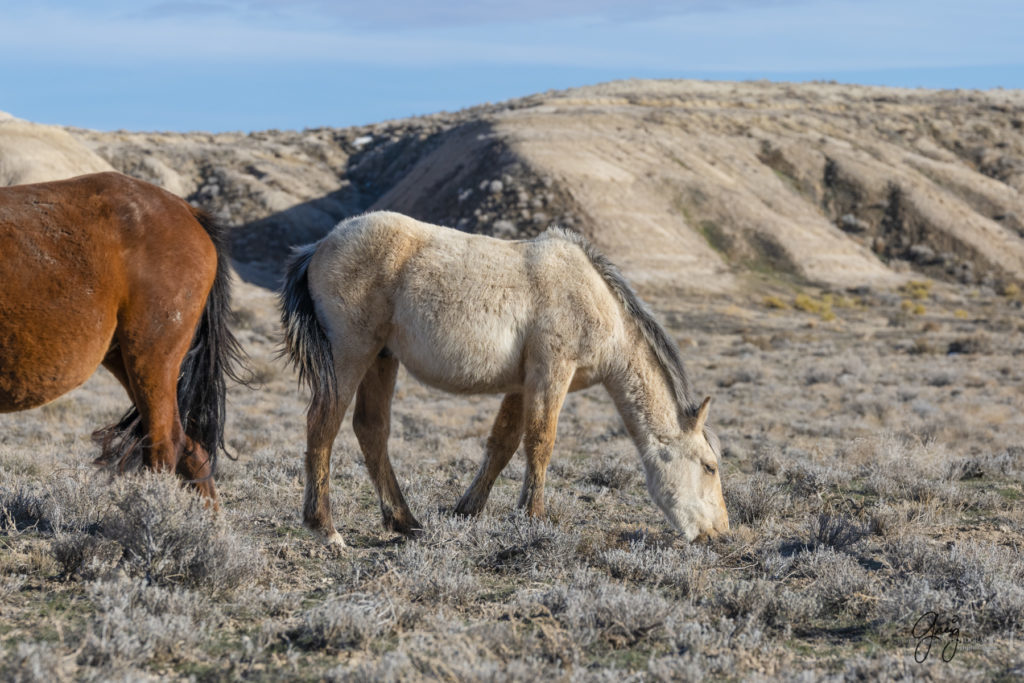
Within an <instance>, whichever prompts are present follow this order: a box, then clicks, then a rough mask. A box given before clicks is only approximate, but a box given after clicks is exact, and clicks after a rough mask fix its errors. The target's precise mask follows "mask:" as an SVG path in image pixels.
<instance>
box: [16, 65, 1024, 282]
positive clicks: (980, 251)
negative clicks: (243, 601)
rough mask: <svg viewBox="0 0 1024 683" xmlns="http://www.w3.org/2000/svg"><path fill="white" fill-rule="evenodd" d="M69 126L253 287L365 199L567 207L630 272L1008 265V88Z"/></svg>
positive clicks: (435, 206)
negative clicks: (189, 214)
mask: <svg viewBox="0 0 1024 683" xmlns="http://www.w3.org/2000/svg"><path fill="white" fill-rule="evenodd" d="M70 133H71V135H72V136H73V137H74V138H75V139H77V140H78V141H79V142H80V143H82V145H84V146H86V147H88V148H89V149H91V150H92V151H93V152H94V153H95V155H97V156H98V157H101V158H102V159H104V160H106V162H109V163H110V164H111V165H113V166H114V167H116V168H118V169H120V170H122V171H124V172H126V173H129V174H132V175H136V176H139V177H142V178H146V179H148V180H152V181H154V182H156V183H158V184H161V185H163V186H164V187H166V188H168V189H170V190H172V191H174V192H176V193H178V194H180V195H182V196H185V197H187V198H188V199H189V200H191V201H193V202H195V203H197V204H199V205H202V206H204V207H206V208H208V209H209V210H212V211H213V212H215V213H216V214H218V215H219V216H221V217H222V218H223V219H224V220H225V221H227V222H228V223H230V224H232V225H235V226H237V227H236V230H235V232H234V238H233V247H234V254H235V257H236V259H237V260H238V262H239V266H240V270H241V271H242V272H243V274H245V275H247V276H248V277H250V278H252V279H256V280H258V281H262V282H264V283H265V284H270V283H272V282H273V280H274V278H275V277H276V270H277V267H278V265H279V262H280V259H281V257H282V254H283V253H285V247H286V246H287V245H289V244H295V243H300V242H305V241H309V240H312V239H314V238H316V237H318V236H319V235H321V234H323V233H324V232H326V231H327V230H328V229H329V228H330V227H331V226H332V225H334V224H335V223H336V222H337V221H338V220H339V219H341V218H343V217H345V216H348V215H351V214H354V213H358V212H362V211H365V210H368V209H377V208H390V209H396V210H399V211H403V212H406V213H409V214H411V215H414V216H417V217H419V218H422V219H425V220H430V221H434V222H439V223H442V224H447V225H451V226H457V227H460V228H462V229H465V230H471V231H476V232H483V233H491V234H497V235H501V236H508V237H512V236H526V235H532V234H534V233H536V232H538V231H540V230H542V229H544V228H546V227H547V226H548V225H550V224H552V223H558V224H562V225H568V226H570V227H574V228H577V229H579V230H581V231H583V232H584V233H586V234H587V235H589V236H590V237H591V238H592V239H593V240H594V241H595V242H596V243H597V244H598V245H599V246H600V247H601V248H602V249H604V250H605V251H606V252H607V253H609V255H611V256H612V258H613V259H614V260H616V261H617V262H619V263H620V264H621V265H622V267H623V269H624V270H625V271H626V273H627V274H628V275H629V276H630V277H631V278H632V279H633V280H635V281H636V282H637V283H638V284H639V285H640V286H641V287H642V288H655V289H663V288H667V289H694V290H700V291H731V290H735V289H736V288H737V287H740V286H741V285H742V284H743V282H745V281H746V275H747V274H749V273H754V274H759V275H767V276H770V277H774V276H780V277H783V278H787V279H796V280H806V281H810V282H815V283H822V284H826V285H829V286H835V287H859V286H864V285H881V284H886V283H889V284H891V283H895V282H897V281H899V280H900V279H902V278H904V277H905V275H904V273H906V272H907V271H908V270H910V269H917V270H921V271H924V272H926V273H927V274H929V275H930V276H934V277H939V278H947V279H953V280H959V281H962V282H987V283H991V284H998V283H1001V282H1007V281H1012V280H1018V281H1019V280H1021V279H1022V278H1024V92H1020V91H990V92H976V91H928V90H896V89H890V88H876V87H856V86H846V85H835V84H818V83H815V84H801V85H790V84H774V83H711V82H695V81H622V82H614V83H608V84H604V85H597V86H592V87H585V88H577V89H573V90H567V91H560V92H549V93H544V94H540V95H534V96H531V97H527V98H524V99H520V100H514V101H510V102H506V103H502V104H498V105H487V106H482V107H476V108H473V109H469V110H465V111H462V112H458V113H454V114H439V115H433V116H427V117H420V118H414V119H406V120H399V121H391V122H385V123H380V124H376V125H372V126H365V127H357V128H346V129H310V130H305V131H301V132H297V131H263V132H258V133H252V134H216V135H211V134H203V133H127V132H115V133H100V132H94V131H85V130H71V131H70ZM0 149H2V148H0ZM3 154H5V155H6V152H3ZM2 158H3V157H0V159H2ZM83 170H86V169H83ZM88 170H91V168H90V169H88ZM737 276H741V277H739V278H738V277H737Z"/></svg>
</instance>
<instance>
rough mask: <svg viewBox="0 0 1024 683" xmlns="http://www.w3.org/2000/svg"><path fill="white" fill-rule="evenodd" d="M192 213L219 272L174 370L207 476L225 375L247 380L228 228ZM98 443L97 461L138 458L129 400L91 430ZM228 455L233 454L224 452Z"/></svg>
mask: <svg viewBox="0 0 1024 683" xmlns="http://www.w3.org/2000/svg"><path fill="white" fill-rule="evenodd" d="M192 211H193V215H194V216H195V218H196V220H197V221H199V224H200V225H202V226H203V229H205V230H206V233H207V235H209V236H210V240H211V241H212V242H213V244H214V246H215V247H216V249H217V274H216V276H215V277H214V280H213V287H212V288H211V289H210V294H209V296H207V298H206V305H205V307H204V308H203V313H202V316H200V318H199V324H198V325H197V326H196V331H195V335H194V336H193V338H192V346H191V347H190V348H189V350H188V353H186V354H185V358H184V359H183V360H182V362H181V369H180V371H179V374H178V414H179V416H180V417H181V424H182V427H183V428H184V430H185V434H186V435H187V436H188V437H189V438H191V439H192V441H193V442H194V443H196V444H197V445H199V446H201V447H202V448H203V450H205V451H206V453H207V454H208V456H209V458H210V472H211V476H212V474H213V473H215V472H216V469H217V454H218V452H219V451H221V450H223V451H224V452H225V453H228V452H227V450H226V449H225V447H224V421H225V402H226V393H227V379H228V378H230V379H232V380H234V381H236V382H239V383H242V384H246V383H247V382H248V380H247V379H245V378H243V377H241V375H240V369H241V368H242V367H243V365H244V359H245V353H244V351H242V347H241V345H240V344H239V343H238V340H237V339H235V335H234V334H233V333H232V332H231V329H230V328H229V327H228V318H229V316H230V314H231V272H230V265H229V263H228V255H227V244H226V242H227V239H226V230H225V229H224V228H223V227H222V226H220V225H219V224H218V223H217V222H216V221H214V220H213V218H212V217H211V216H210V215H209V214H207V213H205V212H203V211H200V210H198V209H193V210H192ZM93 439H94V440H95V441H96V442H97V443H99V444H100V447H101V449H102V450H101V453H100V456H99V458H97V462H98V463H101V464H109V465H115V466H116V467H117V468H118V469H119V470H121V471H125V470H127V469H134V468H136V467H138V466H141V464H142V453H143V450H144V448H143V446H144V445H145V443H146V430H145V427H144V426H143V424H142V419H141V417H140V416H139V411H138V410H137V409H136V408H135V406H132V407H131V409H129V410H128V412H127V413H125V414H124V416H122V417H121V419H120V421H119V422H118V423H117V424H114V425H111V426H109V427H106V428H104V429H101V430H99V431H97V432H96V433H94V434H93ZM228 457H232V456H231V454H230V453H228Z"/></svg>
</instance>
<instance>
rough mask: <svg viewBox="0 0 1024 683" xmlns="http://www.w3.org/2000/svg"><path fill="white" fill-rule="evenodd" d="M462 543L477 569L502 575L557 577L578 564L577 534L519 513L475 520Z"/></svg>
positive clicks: (568, 529) (564, 527) (575, 531)
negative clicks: (464, 541)
mask: <svg viewBox="0 0 1024 683" xmlns="http://www.w3.org/2000/svg"><path fill="white" fill-rule="evenodd" d="M467 532H468V533H467V536H466V541H467V543H468V545H469V547H470V548H471V549H472V550H471V552H472V554H473V556H474V563H475V565H476V566H477V567H482V568H486V569H491V570H494V571H499V572H504V573H510V572H511V573H528V574H531V575H533V574H546V575H559V574H561V573H562V572H564V571H565V570H566V569H568V568H569V567H571V566H573V565H575V564H576V562H577V561H578V559H579V558H578V557H577V553H578V551H579V547H580V542H581V536H580V533H579V531H578V530H575V529H573V528H572V527H567V526H564V525H560V524H555V523H553V522H551V521H549V520H546V519H534V518H531V517H527V516H526V515H525V514H524V513H523V512H522V511H521V510H517V511H515V512H514V513H513V514H512V515H510V516H509V517H506V518H498V519H495V518H478V519H477V520H475V523H474V524H472V525H471V526H470V527H469V528H468V529H467Z"/></svg>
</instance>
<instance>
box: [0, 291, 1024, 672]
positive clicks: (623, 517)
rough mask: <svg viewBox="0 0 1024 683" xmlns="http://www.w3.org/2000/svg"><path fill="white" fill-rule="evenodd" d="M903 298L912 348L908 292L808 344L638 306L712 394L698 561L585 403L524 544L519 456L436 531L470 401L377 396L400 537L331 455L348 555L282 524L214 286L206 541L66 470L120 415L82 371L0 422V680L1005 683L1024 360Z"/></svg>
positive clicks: (345, 444)
mask: <svg viewBox="0 0 1024 683" xmlns="http://www.w3.org/2000/svg"><path fill="white" fill-rule="evenodd" d="M918 290H921V291H922V293H923V295H924V297H926V298H927V300H928V310H927V312H926V313H925V314H923V315H924V317H925V318H927V319H928V320H926V321H923V323H915V322H914V321H913V320H912V319H911V320H910V321H909V322H905V323H904V326H903V327H892V326H889V324H888V321H889V320H890V318H892V317H893V316H894V315H899V314H900V313H902V312H901V311H900V307H901V301H902V299H903V298H904V297H905V296H907V295H908V294H910V292H903V293H899V292H890V293H878V294H868V295H866V296H865V297H864V298H863V299H862V301H861V302H859V303H858V305H857V306H856V307H843V308H842V316H841V319H840V320H837V321H836V322H835V323H830V324H829V325H819V326H816V327H808V326H807V324H806V323H807V320H808V312H806V311H804V310H801V307H800V306H799V305H798V306H796V308H795V309H794V308H772V309H771V310H768V309H766V308H765V305H763V304H762V302H761V301H757V302H756V304H755V306H754V307H753V308H752V309H751V310H744V309H740V308H738V307H735V306H733V307H732V308H729V309H728V310H729V311H731V313H722V312H712V309H710V308H707V307H706V304H701V303H692V304H691V303H686V302H679V301H676V302H667V303H666V302H661V303H660V305H656V308H657V309H658V310H660V311H662V312H663V314H664V315H663V317H664V318H665V319H670V320H673V321H675V324H676V325H677V327H676V328H675V329H674V330H673V331H674V332H675V333H676V334H677V336H681V335H686V336H688V337H689V338H691V339H693V340H695V341H696V346H695V347H693V348H688V349H686V351H685V355H686V357H687V361H688V364H689V368H690V370H691V374H692V376H693V377H692V379H693V383H694V386H695V387H696V388H697V390H698V391H704V392H708V391H709V390H710V392H711V393H713V395H714V397H715V403H714V407H713V414H712V419H713V421H714V423H715V427H716V429H717V430H718V431H719V433H720V434H721V437H722V443H723V445H724V448H725V456H724V468H723V469H724V473H723V481H724V482H725V495H726V500H727V503H728V505H729V508H730V511H731V516H732V522H733V526H734V530H735V533H734V534H733V535H732V536H731V537H729V538H727V539H723V540H719V541H716V542H715V543H713V544H711V545H707V546H690V545H686V544H682V543H680V542H679V541H678V539H677V538H676V537H675V536H674V535H673V534H672V533H671V532H670V530H669V528H668V527H667V525H666V523H665V522H664V520H663V519H662V517H661V515H660V513H659V512H658V511H657V509H656V508H655V507H654V505H653V504H652V503H651V502H650V500H649V498H648V496H647V493H646V491H645V489H644V482H643V477H642V475H641V473H640V468H639V463H638V461H637V457H636V455H635V453H634V452H633V449H632V446H631V444H630V443H629V441H628V438H627V437H626V435H625V433H624V431H623V429H622V425H621V423H620V421H619V420H618V418H617V416H616V415H615V413H614V409H613V407H612V405H611V402H610V400H609V399H608V398H607V396H606V395H604V393H603V392H602V391H601V390H600V389H595V390H588V391H586V392H583V393H581V394H578V395H573V396H571V397H570V398H569V400H568V401H567V403H566V407H565V410H564V412H563V416H562V420H561V423H560V425H559V437H558V441H557V443H556V453H555V457H554V460H553V462H552V466H551V471H550V473H549V476H548V508H549V513H550V514H549V518H548V519H546V520H540V521H535V520H529V519H526V518H524V517H523V516H522V515H520V514H518V513H516V512H515V511H514V510H513V504H514V501H515V498H516V496H517V494H518V486H519V481H518V480H519V477H521V476H522V471H523V466H522V462H521V459H520V458H519V457H517V458H516V459H514V460H513V462H512V463H511V464H510V466H509V468H508V470H507V471H506V473H504V474H503V475H502V476H501V477H499V479H498V481H497V483H496V485H495V490H494V492H493V494H492V496H491V500H490V502H489V503H488V506H487V509H486V510H485V512H484V513H483V514H482V515H481V516H480V517H479V518H476V519H464V518H458V517H453V516H452V515H450V514H449V513H448V512H447V511H446V510H447V509H448V508H449V507H450V506H451V505H452V504H453V503H454V502H455V500H457V498H458V496H459V494H460V493H461V491H462V489H463V488H464V487H465V486H466V485H467V484H468V483H469V481H470V479H471V478H472V476H473V474H474V472H475V469H476V466H477V462H478V458H479V457H480V452H481V449H482V447H483V442H484V439H485V438H486V434H487V431H488V425H489V422H490V420H491V419H492V417H493V415H494V413H495V411H496V410H497V405H498V399H497V398H495V397H477V398H462V397H453V396H448V395H444V394H441V393H438V392H434V391H431V390H428V389H425V388H424V387H422V386H420V385H418V384H416V383H415V382H414V381H412V380H411V379H409V378H408V377H406V376H405V375H402V376H401V377H400V380H399V388H398V392H397V393H398V395H397V398H396V402H395V406H394V421H393V422H394V429H393V434H392V441H391V450H392V457H393V461H394V463H395V468H396V471H397V473H398V477H399V480H400V481H401V483H402V485H403V487H404V489H405V491H406V493H407V497H408V498H409V500H410V504H411V505H412V507H413V509H414V511H415V512H416V513H417V515H418V517H419V518H420V520H421V521H422V522H423V523H424V525H425V526H426V530H425V532H424V534H423V535H422V537H420V538H418V539H416V540H414V541H405V540H404V539H400V538H395V537H393V536H392V535H390V534H387V533H385V532H383V531H382V530H381V528H380V521H379V511H378V508H377V502H376V499H375V496H374V493H373V490H372V487H371V485H370V483H369V480H368V478H367V475H366V472H365V468H364V467H363V465H362V463H361V458H360V456H359V454H358V450H357V446H356V443H355V439H354V437H353V436H352V434H351V431H350V430H349V429H348V427H346V429H345V430H343V432H342V434H341V435H340V436H339V439H338V441H337V444H336V449H335V459H334V476H333V480H332V487H333V498H334V508H335V522H336V524H337V526H338V528H339V530H340V531H341V532H342V533H343V534H344V535H345V538H346V541H347V542H348V543H349V546H350V547H349V548H347V549H345V550H344V551H334V550H329V549H326V548H324V547H322V546H321V545H320V544H319V543H318V542H317V541H316V540H315V539H313V538H312V537H311V536H310V535H309V534H308V533H307V532H306V531H305V530H303V528H302V526H301V523H300V517H299V511H300V510H299V508H300V504H301V498H302V486H303V481H302V476H303V475H302V461H301V454H302V450H303V443H302V439H303V425H304V416H303V409H304V397H303V396H301V395H300V394H299V393H298V391H297V390H296V388H295V379H294V377H293V375H292V374H291V373H290V372H289V371H287V370H285V369H284V368H283V367H282V366H281V365H280V364H278V362H277V361H274V360H273V358H272V351H273V346H274V342H275V339H274V334H275V331H274V326H273V325H272V324H267V323H265V321H266V320H272V316H273V312H272V309H271V299H270V298H269V297H268V296H266V295H265V294H263V293H260V292H256V291H254V290H248V289H247V288H246V289H243V299H242V303H243V304H244V306H245V310H246V311H247V312H246V313H244V314H242V315H240V316H239V318H238V324H239V332H240V336H241V337H242V339H243V341H244V343H245V344H246V346H247V348H248V349H249V350H250V352H251V353H252V354H253V355H254V356H255V357H256V359H257V362H258V364H259V365H258V367H259V368H260V371H259V373H260V380H261V382H263V386H262V387H260V388H259V389H258V390H255V391H251V392H249V391H246V390H242V389H238V390H233V391H232V397H231V403H230V406H229V411H230V421H231V423H230V426H229V427H230V428H229V432H228V434H229V440H230V444H231V447H232V448H233V449H234V450H235V451H237V452H238V453H239V455H240V458H239V460H238V461H237V462H232V461H229V460H226V459H225V460H224V461H223V465H222V471H221V473H220V476H219V485H220V491H221V495H222V512H221V513H220V515H219V516H212V515H210V514H209V513H208V512H207V511H206V510H205V509H204V508H203V507H202V505H201V504H200V503H199V502H198V501H197V500H196V499H195V498H193V497H192V496H191V495H190V494H188V493H187V492H185V491H182V490H181V489H180V488H178V487H177V485H176V484H175V483H174V482H173V481H172V480H170V479H169V478H167V477H154V476H141V477H124V478H119V479H117V480H115V481H114V482H110V481H109V480H108V479H107V477H106V476H105V475H103V474H102V473H97V472H93V471H92V470H91V469H90V466H89V465H87V464H86V463H88V462H89V460H90V457H91V456H92V450H91V449H92V447H91V446H90V445H89V443H88V439H87V435H88V432H89V430H90V429H91V428H92V427H93V426H95V425H98V424H100V423H102V422H104V421H105V420H109V419H110V418H111V417H113V416H115V415H116V414H117V413H118V412H119V411H120V409H121V408H122V407H123V398H122V397H121V393H120V389H119V388H118V386H117V385H116V382H114V380H113V379H111V378H110V377H108V376H105V375H104V374H102V373H101V374H98V375H97V376H96V377H94V378H93V379H92V380H91V381H90V382H89V383H88V384H87V385H86V387H85V388H83V389H81V390H79V391H77V392H75V393H74V394H72V395H70V396H67V397H64V398H62V399H60V400H58V401H57V402H56V403H54V404H52V405H51V406H50V407H48V408H46V409H43V410H38V411H34V412H29V413H24V414H19V415H10V416H3V417H2V418H0V548H2V549H0V653H2V654H0V677H2V678H3V679H4V680H15V681H41V680H45V681H61V680H109V679H131V680H135V679H148V678H171V679H175V678H181V679H185V678H189V677H193V678H195V679H200V680H203V679H205V680H209V679H222V678H247V679H275V680H276V679H280V678H292V679H325V680H382V679H383V680H408V679H417V678H424V677H429V678H440V679H444V680H522V679H544V680H547V679H558V678H561V679H573V680H576V679H584V680H590V679H594V680H623V679H631V680H640V679H651V680H657V679H684V680H688V679H699V678H703V677H711V678H730V679H768V680H772V679H779V680H791V679H793V678H801V679H805V680H819V679H823V678H825V679H829V680H865V679H880V678H884V679H894V680H896V679H901V678H903V679H908V680H909V679H921V678H931V679H936V680H986V679H992V678H1005V679H1011V678H1015V677H1019V676H1021V675H1024V658H1022V656H1021V654H1020V653H1021V652H1022V651H1024V589H1021V586H1022V585H1024V557H1022V555H1021V547H1022V543H1024V513H1022V508H1021V500H1022V499H1024V489H1022V486H1021V483H1020V481H1021V477H1022V476H1024V449H1022V448H1021V447H1020V444H1021V443H1024V417H1022V414H1021V411H1020V410H1019V405H1020V395H1021V391H1022V389H1024V370H1022V369H1021V367H1022V366H1021V363H1020V356H1021V355H1022V354H1024V343H1022V342H1021V341H1020V338H1019V335H1017V336H1015V335H1010V334H1005V333H1000V332H999V331H998V330H997V329H996V328H995V326H997V325H998V324H999V323H998V322H987V321H998V320H1000V319H1001V317H1004V316H1006V315H1008V313H1007V310H1006V308H1007V306H1009V304H1008V302H1007V300H1006V297H1002V296H997V295H995V294H994V293H993V294H991V295H986V294H984V293H980V294H978V295H977V296H974V297H971V302H970V306H971V310H972V319H971V320H967V319H965V318H963V317H962V316H960V315H959V314H958V312H957V310H958V309H957V306H958V305H959V304H958V302H962V301H963V292H961V291H953V290H947V289H944V288H943V287H940V286H929V287H928V288H927V289H925V288H923V287H918V288H917V289H915V290H914V292H915V294H910V295H911V296H916V292H917V291H918ZM914 300H915V301H916V300H918V299H916V298H915V299H914ZM813 301H815V302H818V303H819V304H820V305H822V306H823V305H824V304H825V303H826V301H827V302H828V304H829V306H832V305H835V301H838V299H835V300H830V299H826V298H825V297H821V298H814V299H813ZM722 310H725V309H722ZM815 315H820V312H817V313H815ZM928 323H935V324H933V325H931V326H930V327H928V328H927V330H925V329H923V328H922V327H921V325H922V324H928ZM923 334H924V335H927V340H928V343H929V344H930V346H931V347H932V349H933V351H932V352H929V353H927V354H923V353H921V352H920V349H918V348H916V346H915V341H914V340H915V339H917V338H920V337H921V336H922V335H923ZM954 344H956V345H957V346H956V352H954V353H942V352H940V350H945V349H950V347H951V346H953V345H954ZM929 612H936V613H937V614H941V615H942V618H943V619H944V620H945V621H943V622H940V623H944V624H946V625H947V626H948V625H949V624H950V623H952V622H951V621H950V619H951V618H953V617H955V618H956V625H957V627H958V629H959V635H958V641H957V642H958V649H957V651H956V654H955V657H953V658H952V660H951V661H949V662H944V661H942V658H941V656H940V655H941V651H942V648H943V646H945V645H946V644H948V643H949V642H950V639H951V638H952V636H951V635H950V634H939V639H938V640H937V641H935V645H934V646H933V647H932V650H931V654H930V656H929V657H928V659H927V660H926V661H924V662H923V663H918V662H916V661H915V659H914V652H915V647H916V646H917V644H918V641H917V639H915V638H914V636H913V633H912V630H913V628H914V625H915V622H916V621H917V620H918V619H919V618H920V617H922V615H926V614H927V613H929ZM947 652H948V650H947Z"/></svg>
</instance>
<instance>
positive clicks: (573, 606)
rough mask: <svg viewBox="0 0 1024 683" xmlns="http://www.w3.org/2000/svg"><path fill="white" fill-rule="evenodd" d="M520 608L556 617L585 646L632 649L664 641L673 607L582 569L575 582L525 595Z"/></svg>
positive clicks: (580, 644) (656, 597)
mask: <svg viewBox="0 0 1024 683" xmlns="http://www.w3.org/2000/svg"><path fill="white" fill-rule="evenodd" d="M519 609H520V611H522V612H524V613H526V614H527V615H533V616H540V615H545V614H546V615H550V616H552V617H553V618H554V619H555V620H556V621H557V622H558V623H559V624H560V625H561V626H562V627H563V628H565V629H566V630H567V631H568V632H569V637H570V638H571V639H572V641H573V642H575V643H576V644H578V645H579V646H580V647H583V648H587V647H590V646H593V645H598V646H607V647H612V648H626V647H633V646H635V645H637V644H638V643H641V642H658V641H661V640H664V639H665V638H666V637H667V631H666V629H665V626H666V621H667V619H668V617H669V615H670V614H671V612H672V611H673V605H672V604H671V603H669V602H668V601H667V600H665V599H664V598H663V597H661V596H660V595H657V594H656V593H650V592H648V591H647V590H645V589H643V588H641V589H640V590H635V591H634V590H630V589H628V588H626V587H624V586H622V585H621V584H619V583H616V582H613V581H609V580H608V579H607V578H605V577H602V576H601V575H600V574H596V573H594V572H592V571H582V572H580V573H579V574H578V575H577V576H576V578H575V579H574V580H573V581H572V582H571V583H569V584H558V585H555V586H553V587H551V588H550V589H548V590H545V591H541V592H528V593H526V594H525V595H524V594H522V593H521V594H520V597H519Z"/></svg>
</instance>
